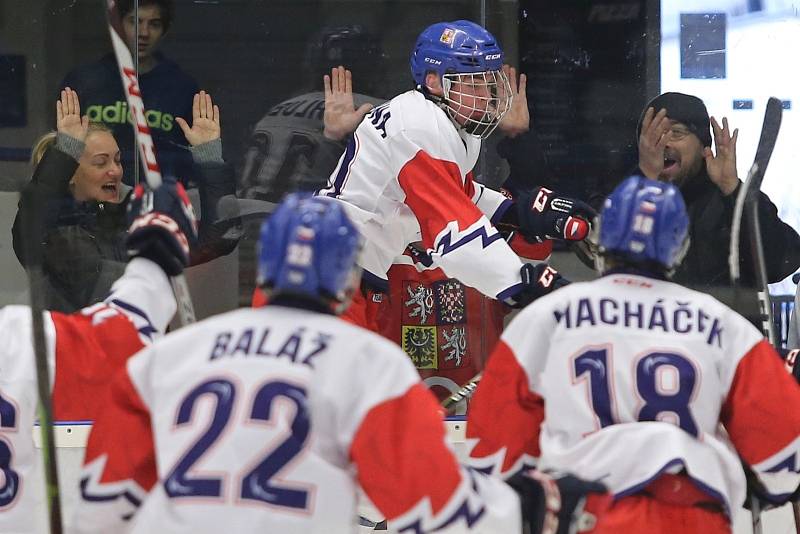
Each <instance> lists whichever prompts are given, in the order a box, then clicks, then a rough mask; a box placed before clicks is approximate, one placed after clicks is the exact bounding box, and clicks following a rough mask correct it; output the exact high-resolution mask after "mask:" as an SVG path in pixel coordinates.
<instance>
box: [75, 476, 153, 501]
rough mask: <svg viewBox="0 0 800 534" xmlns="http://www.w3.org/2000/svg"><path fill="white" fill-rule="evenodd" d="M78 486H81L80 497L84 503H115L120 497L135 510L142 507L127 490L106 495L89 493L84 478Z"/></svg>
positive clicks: (86, 481)
mask: <svg viewBox="0 0 800 534" xmlns="http://www.w3.org/2000/svg"><path fill="white" fill-rule="evenodd" d="M80 486H81V497H82V498H83V500H85V501H89V502H108V501H115V500H117V499H119V498H120V497H122V498H124V499H125V500H127V501H128V502H130V503H131V504H132V505H133V506H135V507H136V508H138V507H139V506H141V505H142V501H141V500H140V499H139V498H138V497H137V496H136V495H134V494H133V493H131V492H130V491H128V490H125V491H117V492H111V493H107V494H105V495H100V494H99V493H97V494H91V493H89V492H88V490H87V487H88V486H89V477H84V478H83V479H81V484H80Z"/></svg>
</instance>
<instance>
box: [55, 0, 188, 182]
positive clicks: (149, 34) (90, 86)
mask: <svg viewBox="0 0 800 534" xmlns="http://www.w3.org/2000/svg"><path fill="white" fill-rule="evenodd" d="M138 4H139V7H138V11H136V10H134V7H135V6H134V2H133V1H132V0H120V1H118V2H117V5H118V6H119V12H120V15H121V16H122V26H123V30H124V33H125V38H126V39H125V40H126V42H127V44H128V47H129V48H130V50H131V53H132V54H136V55H137V58H138V65H137V68H138V74H139V88H140V90H141V92H142V100H143V101H144V107H145V109H146V110H147V112H146V114H145V118H146V119H147V124H148V126H149V127H150V133H151V135H152V137H153V142H154V144H155V147H156V153H157V154H158V159H159V165H160V166H161V172H162V174H163V175H164V176H168V177H173V178H177V179H179V180H180V181H181V182H183V183H184V184H185V185H186V186H187V187H188V186H189V184H193V183H194V182H196V181H197V180H199V179H200V177H199V176H197V175H196V173H195V168H194V166H193V164H192V157H191V155H190V153H189V151H188V150H187V146H186V145H187V140H186V137H185V136H184V134H183V132H182V130H181V129H180V128H179V127H178V125H177V123H176V119H177V117H188V116H190V114H191V111H192V97H193V96H194V95H195V94H196V93H197V92H198V91H199V87H198V85H197V82H196V81H195V79H194V78H192V77H191V76H190V75H189V74H187V73H186V72H184V71H183V70H182V69H181V68H180V67H179V66H178V64H177V63H175V62H174V61H171V60H169V59H167V58H166V57H165V56H164V54H163V53H162V52H160V51H159V46H160V44H161V42H162V39H163V37H164V36H165V35H166V33H167V31H168V30H169V28H170V25H171V24H172V18H173V12H174V9H173V8H174V6H173V1H172V0H139V2H138ZM137 15H138V33H137V31H136V23H137V19H136V17H137ZM65 87H70V88H72V89H74V90H75V91H77V92H78V94H79V95H80V96H81V101H82V102H83V105H84V110H85V113H86V115H87V116H88V117H89V120H90V121H91V122H102V123H103V124H105V125H106V126H108V127H109V128H111V130H112V132H113V134H114V137H115V138H116V139H117V142H118V143H119V145H120V148H121V151H122V164H123V165H124V166H125V168H127V169H128V170H129V171H131V170H133V169H135V167H134V166H133V161H134V155H135V151H136V145H135V143H134V138H133V130H132V129H131V123H132V122H133V119H132V117H131V114H130V111H129V110H128V103H127V101H126V99H125V92H124V90H123V87H122V82H121V80H120V76H119V69H118V67H117V61H116V59H115V57H114V54H113V53H110V54H108V55H106V56H104V57H102V58H101V59H100V60H99V61H96V62H93V63H90V64H87V65H82V66H79V67H77V68H75V69H74V70H72V71H71V72H69V73H68V74H67V75H66V77H65V78H64V80H63V81H62V82H61V85H60V86H59V89H63V88H65ZM133 176H134V174H133V172H130V173H129V175H128V176H126V177H125V183H127V184H128V185H133Z"/></svg>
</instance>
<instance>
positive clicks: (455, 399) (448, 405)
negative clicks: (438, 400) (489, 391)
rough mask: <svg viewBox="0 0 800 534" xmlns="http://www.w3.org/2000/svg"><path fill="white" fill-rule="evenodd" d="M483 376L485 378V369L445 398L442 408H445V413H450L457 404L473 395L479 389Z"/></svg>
mask: <svg viewBox="0 0 800 534" xmlns="http://www.w3.org/2000/svg"><path fill="white" fill-rule="evenodd" d="M481 378H483V371H481V372H480V373H478V374H477V375H475V376H474V377H472V380H470V381H469V382H467V383H466V384H464V385H463V386H461V387H460V388H459V389H458V391H456V392H455V393H453V394H452V395H450V396H449V397H447V398H446V399H445V400H443V401H442V408H443V409H444V411H445V413H450V411H452V410H453V409H454V408H455V407H456V404H458V403H459V402H461V401H463V400H467V399H469V398H470V397H472V395H473V394H474V393H475V390H476V389H478V382H480V381H481Z"/></svg>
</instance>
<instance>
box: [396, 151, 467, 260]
mask: <svg viewBox="0 0 800 534" xmlns="http://www.w3.org/2000/svg"><path fill="white" fill-rule="evenodd" d="M397 179H398V181H399V182H400V187H402V188H403V191H405V194H406V200H405V203H406V204H407V205H408V207H409V208H411V211H412V212H414V215H415V216H416V217H417V221H418V222H419V227H420V229H421V230H422V243H423V245H424V246H425V247H426V248H433V240H434V239H435V238H436V236H437V235H438V234H439V232H441V231H442V229H443V228H445V227H446V226H447V225H448V224H449V223H451V222H453V221H456V222H457V223H458V228H459V230H464V229H466V228H468V227H469V226H471V225H473V224H475V222H476V221H477V220H478V219H480V218H481V217H482V216H483V214H482V213H481V211H480V210H479V209H478V208H477V207H476V206H475V204H473V203H472V196H471V195H469V196H468V195H467V192H466V191H467V189H468V188H472V190H473V193H474V185H473V184H472V182H469V185H467V184H465V183H463V182H462V180H461V172H460V171H459V169H458V165H456V164H455V163H453V162H452V161H444V160H440V159H434V158H432V157H431V156H430V155H428V154H427V153H425V152H424V151H422V150H420V151H419V152H417V153H416V155H415V156H414V157H413V158H411V159H410V160H409V161H408V162H407V163H406V164H405V165H404V166H403V168H402V169H400V174H399V176H398V177H397Z"/></svg>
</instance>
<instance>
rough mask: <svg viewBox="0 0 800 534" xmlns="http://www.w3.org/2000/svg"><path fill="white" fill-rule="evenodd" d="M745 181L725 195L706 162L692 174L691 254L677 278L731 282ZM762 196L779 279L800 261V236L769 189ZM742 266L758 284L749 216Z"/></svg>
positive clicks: (687, 190)
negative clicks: (735, 212)
mask: <svg viewBox="0 0 800 534" xmlns="http://www.w3.org/2000/svg"><path fill="white" fill-rule="evenodd" d="M639 172H641V171H639ZM741 187H742V184H739V186H738V187H737V188H736V191H734V192H733V193H731V194H730V195H727V196H725V195H723V194H722V191H721V190H720V189H719V187H717V185H716V184H714V183H713V182H712V181H711V179H710V178H709V177H708V174H707V173H706V171H705V167H704V168H703V172H702V174H700V175H698V176H695V177H694V178H690V179H689V180H688V181H687V183H686V184H685V185H684V186H683V187H682V188H681V193H682V194H683V199H684V201H685V202H686V209H687V211H688V212H689V236H690V238H691V240H692V241H691V244H690V245H689V251H688V252H687V254H686V258H685V259H684V260H683V263H682V264H681V265H680V266H679V267H678V269H677V270H676V272H675V275H674V276H673V281H674V282H677V283H679V284H684V285H692V286H705V285H708V286H728V285H730V284H731V278H730V269H729V266H728V255H729V252H730V241H731V225H732V223H733V208H734V204H735V203H736V196H737V194H738V193H739V190H740V188H741ZM758 202H759V204H758V214H759V223H760V225H761V239H762V242H763V246H764V256H765V259H766V265H767V279H768V280H769V282H770V283H775V282H779V281H781V280H783V279H784V278H786V277H787V276H789V275H790V274H792V273H793V272H795V271H796V270H797V268H798V267H800V236H798V235H797V232H795V231H794V229H792V227H791V226H789V225H788V224H786V223H784V222H783V221H782V220H781V219H780V218H779V217H778V209H777V208H776V207H775V204H773V203H772V202H771V201H770V199H769V197H768V196H767V195H765V194H764V193H759V199H758ZM739 266H740V272H741V282H742V284H743V285H746V286H755V285H756V278H755V270H754V267H753V266H754V261H753V255H752V252H751V249H750V241H749V237H748V230H747V223H746V219H745V220H744V221H743V222H742V231H741V238H740V240H739Z"/></svg>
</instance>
